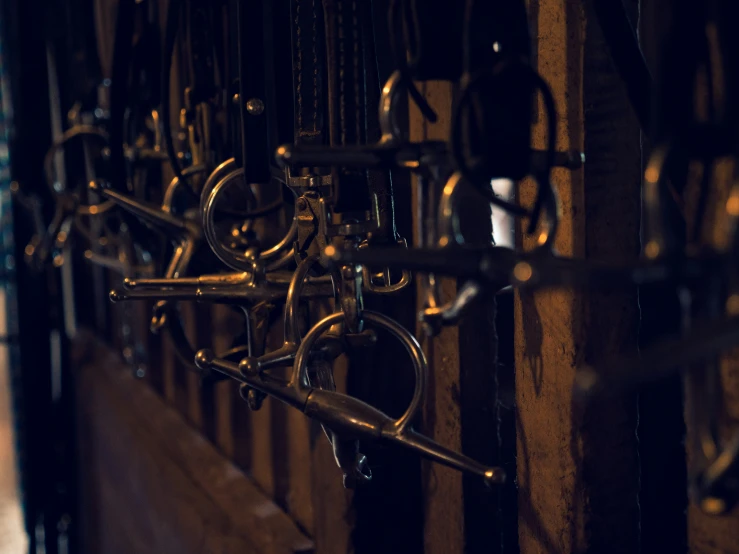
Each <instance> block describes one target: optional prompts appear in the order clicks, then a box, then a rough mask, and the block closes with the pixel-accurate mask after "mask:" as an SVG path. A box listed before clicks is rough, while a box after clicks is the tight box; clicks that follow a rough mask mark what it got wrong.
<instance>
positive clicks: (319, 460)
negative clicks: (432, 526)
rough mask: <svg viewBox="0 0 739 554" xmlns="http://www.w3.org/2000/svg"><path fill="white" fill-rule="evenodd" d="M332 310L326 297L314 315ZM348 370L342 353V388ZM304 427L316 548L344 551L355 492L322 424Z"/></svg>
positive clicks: (338, 375)
mask: <svg viewBox="0 0 739 554" xmlns="http://www.w3.org/2000/svg"><path fill="white" fill-rule="evenodd" d="M332 311H333V310H332V309H331V303H330V302H328V301H324V302H320V303H318V305H317V306H316V310H315V315H316V317H317V318H321V319H322V318H323V317H324V316H326V315H328V314H329V313H331V312H332ZM316 321H317V320H316ZM347 371H348V363H347V359H346V357H344V356H342V357H340V358H338V359H337V360H336V361H335V362H334V364H333V374H334V382H335V384H336V390H337V391H339V392H344V393H345V392H347ZM293 411H294V410H293ZM301 415H302V414H301ZM303 419H306V418H305V416H303ZM305 427H306V429H305V438H306V439H307V446H308V448H309V453H310V464H309V468H310V490H311V499H310V503H311V512H312V516H313V522H312V527H311V531H312V536H313V538H314V540H315V541H316V550H317V551H318V552H319V553H320V554H344V553H345V552H349V551H351V548H352V539H351V535H352V529H353V525H352V522H351V518H350V517H349V516H350V512H351V503H352V500H353V497H354V493H353V491H351V490H347V489H344V485H343V480H342V474H341V470H340V469H339V468H338V466H337V465H336V460H335V459H334V453H333V449H332V447H331V445H330V444H329V442H328V439H327V438H326V435H325V433H324V432H323V429H322V428H321V426H320V425H319V424H318V423H316V422H315V421H310V422H308V424H307V425H306V426H305ZM370 486H371V483H370Z"/></svg>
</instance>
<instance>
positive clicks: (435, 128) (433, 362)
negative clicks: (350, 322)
mask: <svg viewBox="0 0 739 554" xmlns="http://www.w3.org/2000/svg"><path fill="white" fill-rule="evenodd" d="M421 92H422V94H423V95H424V97H425V98H426V100H427V101H428V102H429V104H430V105H431V107H432V108H434V110H435V111H436V113H437V114H438V116H439V119H438V121H437V122H436V123H435V124H430V123H429V122H428V121H427V120H426V119H425V118H424V117H423V116H422V115H421V113H420V111H419V110H418V108H417V107H416V106H415V104H414V103H413V102H409V116H410V140H411V141H414V142H418V141H421V140H434V139H436V140H447V139H448V138H449V131H450V130H451V114H452V94H453V91H452V84H451V83H447V82H443V81H432V82H426V83H422V84H421ZM417 186H418V182H417V180H416V179H415V178H414V179H413V190H414V194H413V202H414V203H415V201H416V200H415V199H416V198H417V193H416V187H417ZM413 216H414V217H416V214H415V213H414V214H413ZM414 228H417V226H416V225H415V224H414ZM416 244H417V242H416ZM440 281H441V283H440V285H441V286H440V289H441V295H442V298H443V299H445V300H446V299H451V298H453V297H454V295H455V294H456V291H457V283H456V281H455V280H454V279H441V280H440ZM420 301H421V300H420V297H419V302H420ZM416 336H418V337H419V338H422V337H423V336H424V334H423V329H422V327H421V326H420V325H417V328H416ZM422 344H423V347H424V352H425V354H426V357H427V359H428V363H429V377H428V389H427V392H426V396H425V405H424V414H423V416H424V421H423V432H424V433H425V434H427V435H428V436H429V437H431V438H433V439H434V440H435V441H437V442H439V443H440V444H442V445H443V446H446V447H447V448H451V449H453V450H457V451H459V450H460V449H461V448H462V423H461V413H460V406H459V395H460V392H459V331H458V329H457V327H446V328H445V329H443V330H442V332H441V333H440V334H439V336H437V337H435V338H433V339H426V340H422ZM422 472H423V486H424V492H425V494H424V505H425V509H424V515H425V521H424V528H425V532H424V552H425V554H436V553H439V554H441V553H447V552H462V551H463V549H464V502H463V496H462V475H461V474H460V473H459V472H457V471H454V470H452V469H449V468H447V467H443V466H440V465H438V464H433V463H431V462H426V461H424V462H423V463H422Z"/></svg>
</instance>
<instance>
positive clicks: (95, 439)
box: [76, 337, 313, 554]
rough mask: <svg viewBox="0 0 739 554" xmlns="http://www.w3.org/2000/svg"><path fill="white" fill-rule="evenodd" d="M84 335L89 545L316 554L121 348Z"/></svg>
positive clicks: (82, 424)
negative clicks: (126, 360)
mask: <svg viewBox="0 0 739 554" xmlns="http://www.w3.org/2000/svg"><path fill="white" fill-rule="evenodd" d="M81 340H82V341H86V342H79V343H78V344H77V345H76V346H77V352H78V355H79V356H78V368H79V370H78V373H77V383H78V398H79V399H80V416H79V431H80V439H81V441H80V442H81V448H80V452H81V454H82V456H83V458H84V461H85V467H84V477H85V479H84V481H83V482H84V485H85V489H86V491H85V492H86V494H85V499H86V505H87V506H88V508H89V509H88V510H87V511H86V512H85V516H86V519H85V521H83V528H84V529H86V532H87V535H88V536H87V544H86V546H87V551H89V552H106V553H111V554H115V553H117V552H120V553H130V552H136V553H141V554H146V553H147V552H151V553H157V554H163V553H168V552H171V553H177V554H185V553H187V552H209V553H210V552H219V553H227V552H233V553H237V552H238V553H240V554H243V553H251V552H255V553H257V552H264V553H270V554H277V553H296V552H301V553H307V552H313V543H312V541H311V540H309V539H308V538H307V537H306V536H305V535H304V534H303V533H302V532H301V531H300V530H299V529H298V527H297V526H296V525H295V523H294V522H293V520H292V519H291V518H290V517H289V516H288V515H286V514H285V513H284V512H283V511H282V510H281V509H280V508H279V507H278V506H277V505H276V504H275V503H274V502H273V501H272V500H271V499H270V498H269V497H268V496H266V495H265V494H264V493H263V492H262V491H261V490H259V488H258V487H257V486H255V485H254V483H253V482H252V481H251V480H250V479H249V478H248V477H247V476H245V475H244V474H243V473H242V472H241V471H239V470H238V469H237V468H236V467H235V466H234V465H233V464H232V463H231V462H230V461H228V460H227V459H226V458H224V457H223V456H222V455H220V454H219V453H218V452H217V451H216V449H215V448H214V447H213V446H212V445H211V444H210V443H208V442H207V441H205V440H204V439H203V438H202V436H200V434H199V433H198V432H196V431H195V430H193V429H192V428H190V427H189V426H188V425H187V424H186V423H185V421H184V420H183V418H182V417H181V416H180V415H179V414H178V413H177V412H176V411H175V410H174V409H173V408H172V407H169V406H167V405H166V404H165V403H164V402H163V401H162V400H161V399H160V398H159V397H158V396H157V395H156V393H154V392H153V391H152V390H151V389H150V388H149V387H147V386H146V385H145V384H143V383H142V382H137V381H136V380H135V379H134V377H133V376H132V375H131V372H130V370H129V369H128V368H126V367H125V366H124V365H123V364H122V363H121V362H120V361H119V359H118V357H117V356H116V355H115V354H113V353H112V352H111V351H110V350H108V349H107V348H105V347H103V346H100V345H99V344H98V343H96V342H94V341H93V340H92V339H89V337H88V338H87V339H85V338H83V337H81ZM88 518H92V519H88Z"/></svg>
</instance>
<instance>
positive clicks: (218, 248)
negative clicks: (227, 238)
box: [201, 162, 298, 271]
mask: <svg viewBox="0 0 739 554" xmlns="http://www.w3.org/2000/svg"><path fill="white" fill-rule="evenodd" d="M227 164H228V162H227ZM227 164H221V166H219V167H221V168H224V167H230V164H228V165H227ZM221 171H224V170H223V169H222V170H221ZM214 174H215V172H214ZM243 174H244V170H243V169H235V170H233V171H231V172H230V173H228V174H227V175H225V176H224V177H222V178H221V179H220V180H219V181H218V182H217V183H215V184H214V185H212V186H211V185H210V184H209V185H208V186H206V187H205V188H204V189H203V196H202V197H201V217H202V223H203V231H204V234H205V239H206V241H207V242H208V245H209V246H210V248H211V250H213V252H214V253H215V255H216V256H217V257H218V259H219V260H221V261H222V262H223V263H224V264H226V265H227V266H228V267H230V268H232V269H234V270H236V271H250V270H251V267H252V261H251V259H250V258H247V257H246V256H245V255H243V254H241V253H239V252H236V251H234V250H232V249H230V248H227V247H226V246H225V245H224V244H223V243H222V242H221V241H220V240H219V238H218V234H217V232H216V227H215V213H216V209H215V207H216V205H217V199H218V195H219V193H220V192H221V191H223V190H225V189H226V187H228V186H229V185H230V184H231V183H232V181H233V180H235V179H238V178H242V177H243ZM211 177H212V175H211ZM210 180H211V179H210V178H209V181H210ZM206 194H207V196H206ZM297 230H298V220H297V218H296V217H293V221H292V224H291V226H290V229H289V230H288V232H287V233H286V235H285V236H284V237H283V238H282V240H280V241H279V242H278V243H277V244H275V245H274V246H272V247H270V248H268V249H267V250H264V251H262V252H260V254H259V259H260V260H262V261H267V260H272V259H273V258H277V259H276V260H274V261H273V262H272V263H270V264H268V265H267V267H266V269H267V271H272V270H275V269H278V268H280V267H283V266H284V265H286V264H287V263H288V262H289V261H290V260H291V259H292V252H290V251H288V252H285V250H286V249H287V248H288V246H290V245H291V244H292V242H293V240H294V239H295V236H296V235H297ZM281 254H282V255H281ZM278 256H279V257H278Z"/></svg>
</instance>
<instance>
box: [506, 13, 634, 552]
mask: <svg viewBox="0 0 739 554" xmlns="http://www.w3.org/2000/svg"><path fill="white" fill-rule="evenodd" d="M534 3H535V4H536V6H535V8H534V9H535V11H536V13H537V22H538V29H537V30H536V32H537V39H538V40H537V60H538V61H537V63H538V70H539V72H540V73H541V74H542V77H543V78H544V79H545V80H546V81H547V82H548V83H549V85H550V87H551V89H552V93H553V95H554V98H555V102H556V105H557V109H558V112H559V118H560V119H559V121H560V124H559V127H558V133H557V148H558V149H559V150H564V149H569V148H577V149H584V151H585V154H586V159H587V162H586V166H585V169H584V170H581V171H579V172H574V173H571V172H568V171H564V170H555V171H554V173H553V181H554V184H555V186H556V188H557V190H558V192H559V196H560V201H561V214H562V219H561V222H560V228H559V233H558V236H557V240H556V249H557V251H558V252H559V253H560V254H562V255H565V256H576V257H590V258H600V259H603V258H606V259H611V260H614V259H621V260H624V259H629V258H633V257H634V256H636V255H637V254H638V249H639V224H638V217H639V183H640V165H639V160H640V157H639V144H640V141H639V130H638V127H637V126H636V123H635V119H634V117H633V114H632V113H631V111H630V108H629V106H628V103H627V100H626V96H625V94H624V91H623V88H622V87H620V85H619V83H618V78H617V76H616V75H615V74H614V72H613V69H612V66H611V65H610V62H609V60H608V57H607V56H608V54H607V50H606V49H605V48H604V45H603V44H602V40H601V39H600V38H599V32H598V31H599V29H598V28H597V23H596V22H595V21H594V19H593V18H592V17H589V16H588V15H587V14H586V13H585V11H584V6H583V3H582V2H579V1H566V2H562V1H561V0H539V1H538V2H534ZM540 105H541V104H540ZM540 110H541V108H540ZM545 133H546V127H545V122H544V121H543V118H541V117H540V118H539V122H538V124H537V126H536V128H535V132H534V140H535V146H536V147H538V148H542V147H544V140H545ZM534 193H535V190H534V187H533V186H531V184H530V183H529V185H528V186H522V187H521V189H520V198H521V201H522V203H525V204H528V203H530V202H531V201H532V200H533V197H534ZM523 229H524V226H523V225H519V227H518V236H517V243H518V244H519V245H520V246H521V245H522V246H524V247H525V248H526V249H530V248H532V247H533V244H532V241H531V239H529V238H528V237H523V236H522V234H523ZM637 329H638V311H637V302H636V294H635V291H633V290H630V291H627V292H602V293H601V292H595V291H579V290H570V289H558V290H548V291H539V292H535V293H517V294H516V302H515V332H516V335H515V339H516V407H517V416H518V422H517V431H518V434H517V442H518V462H517V466H518V475H517V479H518V485H519V496H518V502H519V541H520V549H521V553H522V554H534V553H555V552H556V553H560V552H586V551H588V552H599V553H601V552H603V553H608V552H623V553H626V552H629V553H631V552H636V551H638V548H639V535H638V524H639V508H638V482H639V481H638V456H637V438H636V405H635V402H634V399H632V398H629V399H620V400H618V401H612V402H610V401H609V402H604V403H599V404H598V405H597V406H590V407H588V408H587V409H585V410H583V409H582V408H581V407H578V406H577V405H576V404H575V403H574V402H573V396H572V384H573V379H574V376H575V371H576V368H577V367H578V366H579V365H580V364H582V363H590V364H592V363H596V364H597V362H598V361H602V360H604V359H605V358H606V357H608V356H610V355H614V354H618V353H623V352H625V351H628V350H630V349H635V348H636V333H637Z"/></svg>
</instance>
